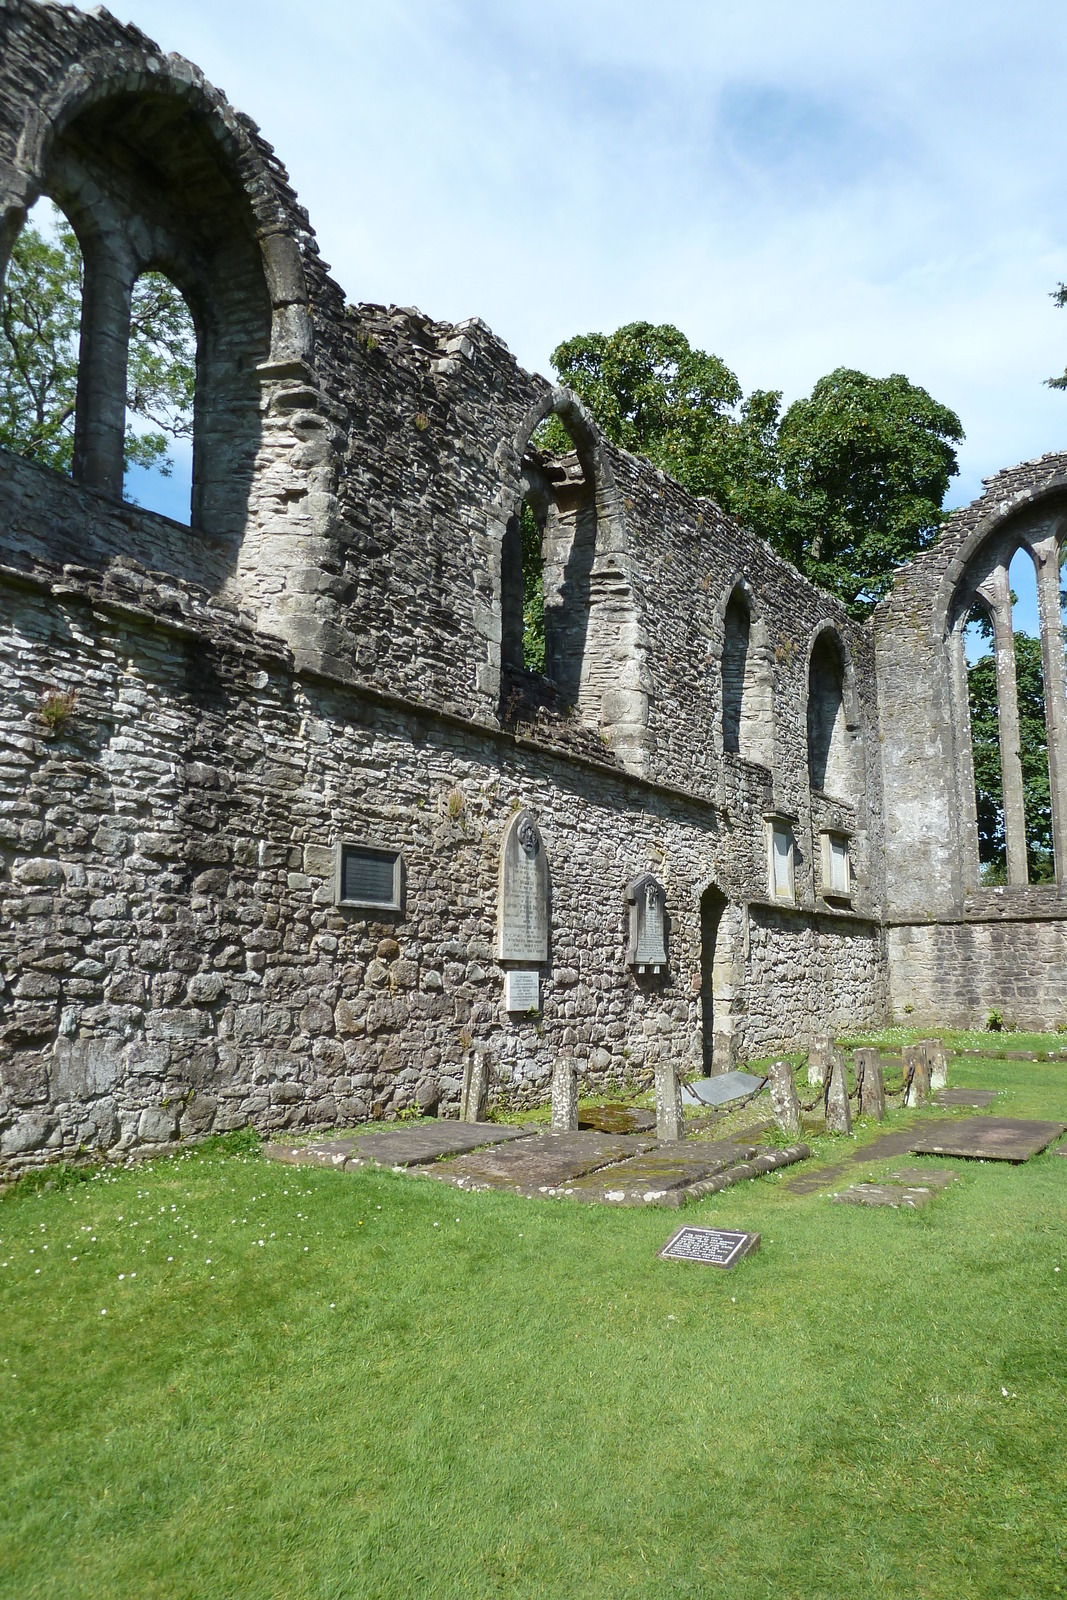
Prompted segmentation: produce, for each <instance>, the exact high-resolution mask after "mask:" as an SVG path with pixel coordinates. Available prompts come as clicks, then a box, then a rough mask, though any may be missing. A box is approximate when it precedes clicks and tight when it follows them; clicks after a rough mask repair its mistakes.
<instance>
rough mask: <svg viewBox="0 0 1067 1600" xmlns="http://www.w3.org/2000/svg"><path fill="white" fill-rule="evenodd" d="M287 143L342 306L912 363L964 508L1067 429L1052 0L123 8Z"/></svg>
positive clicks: (767, 374)
mask: <svg viewBox="0 0 1067 1600" xmlns="http://www.w3.org/2000/svg"><path fill="white" fill-rule="evenodd" d="M111 4H112V8H113V9H114V10H115V11H116V13H117V14H119V15H121V16H122V17H123V18H124V20H129V21H133V22H136V23H137V24H138V25H139V26H140V27H142V28H144V29H145V31H146V32H148V33H149V34H150V35H152V36H153V37H154V38H155V39H157V40H158V42H159V43H160V44H161V45H162V46H163V47H164V48H165V49H172V50H177V51H179V52H180V53H182V54H184V55H187V56H189V57H191V58H192V59H193V60H194V61H196V62H198V64H199V65H200V66H202V67H203V68H204V70H205V71H206V72H207V74H208V76H209V77H210V78H212V79H213V81H214V82H215V83H216V84H218V86H219V87H220V88H222V89H223V90H224V91H225V92H226V93H227V95H228V96H229V98H230V99H231V100H232V101H233V102H234V103H235V104H236V105H237V106H238V107H240V108H241V109H242V110H244V111H246V112H248V113H249V115H251V116H252V117H254V118H255V120H256V121H257V122H258V123H259V124H260V126H261V127H262V129H263V131H264V133H265V135H266V136H267V137H268V138H269V139H270V140H271V141H272V142H273V143H274V144H275V146H276V147H277V149H278V152H279V154H280V156H281V157H282V159H283V160H284V161H285V162H286V164H287V165H288V167H289V169H290V172H291V175H292V177H293V180H294V183H295V185H296V188H297V190H298V192H299V194H300V196H301V199H302V200H303V202H304V204H305V205H306V206H307V207H308V209H309V211H310V213H311V219H312V222H313V224H314V226H315V228H316V230H317V233H318V236H319V241H320V245H321V248H322V251H323V254H324V255H325V257H326V259H327V260H328V261H329V262H330V263H331V264H332V268H333V273H334V276H335V277H336V278H337V279H338V280H339V281H340V282H341V284H342V285H343V287H344V289H345V291H346V293H347V294H348V295H349V297H350V298H351V299H353V300H381V301H386V302H388V301H395V302H396V303H398V304H414V305H418V306H419V307H421V308H422V309H423V310H424V311H426V312H428V313H430V314H431V315H433V316H435V317H440V318H448V319H452V320H458V319H460V318H462V317H466V316H470V315H475V314H476V315H479V316H481V317H483V318H484V319H485V321H487V322H488V323H489V324H490V326H491V327H493V328H494V330H495V331H496V332H497V333H498V334H499V335H500V336H501V337H502V338H503V339H505V340H506V341H507V343H508V344H509V345H510V346H511V348H512V350H514V352H515V353H516V355H517V356H518V357H519V359H520V360H521V361H522V362H523V363H524V364H525V365H527V366H529V367H531V368H533V369H536V370H539V371H542V372H545V373H548V372H549V370H550V369H549V354H550V352H551V350H552V349H553V347H554V346H555V345H556V344H557V343H558V342H559V341H560V340H561V339H563V338H566V337H568V336H569V335H571V334H574V333H579V332H585V331H588V330H590V329H603V330H610V329H611V328H614V327H617V326H618V325H619V324H620V323H623V322H626V321H631V320H633V319H636V318H639V317H646V318H649V319H651V320H653V321H667V322H673V323H676V324H677V325H678V327H680V328H681V329H683V331H684V332H685V333H686V334H688V336H689V337H690V339H691V340H692V341H693V342H694V343H695V344H697V345H700V346H702V347H703V348H705V349H708V350H712V351H715V352H716V353H717V354H719V355H721V356H722V357H723V358H724V359H725V360H726V361H727V362H728V363H729V365H730V366H731V367H733V368H734V370H735V371H736V372H737V374H738V376H739V378H740V379H741V382H742V384H743V385H744V386H745V388H746V389H751V388H753V387H757V386H759V387H774V388H781V389H783V390H784V391H785V396H786V400H787V401H788V400H790V399H792V398H795V397H796V396H797V395H799V394H804V393H807V392H808V391H809V390H810V388H811V385H812V384H813V383H814V382H815V380H816V379H817V378H819V377H820V376H822V374H824V373H826V372H828V371H830V370H832V369H833V368H834V367H836V366H839V365H849V366H855V367H859V368H861V369H862V370H864V371H867V372H871V373H874V374H876V375H883V374H885V373H889V372H904V373H906V374H907V375H908V377H909V378H911V379H912V380H913V381H914V382H917V383H922V384H924V385H925V386H926V387H927V388H928V389H929V390H930V391H931V393H932V394H933V395H934V396H935V397H936V398H937V399H938V400H941V401H943V402H944V403H946V404H948V405H950V406H952V407H953V408H954V409H955V410H956V411H957V412H958V413H959V415H960V417H961V420H962V422H963V425H964V428H965V430H966V433H967V441H966V443H965V445H964V446H963V449H962V451H961V456H960V464H961V476H960V478H959V479H957V480H956V481H955V483H954V485H953V488H952V490H951V491H950V503H952V504H959V503H961V502H965V501H966V500H968V499H970V498H972V496H973V495H974V494H976V493H977V492H978V490H979V487H980V479H981V478H982V477H983V476H986V475H988V474H990V473H991V472H994V471H996V470H997V468H999V467H1001V466H1006V465H1009V464H1011V463H1013V462H1015V461H1017V460H1021V459H1024V458H1027V457H1030V456H1034V455H1038V454H1040V453H1042V452H1043V451H1046V450H1052V449H1060V448H1065V447H1067V394H1058V393H1055V392H1053V391H1050V390H1048V389H1047V388H1045V387H1043V382H1042V380H1043V379H1044V378H1046V377H1047V376H1048V375H1049V374H1050V373H1053V372H1057V371H1062V370H1063V369H1064V367H1065V366H1067V311H1057V310H1056V309H1055V308H1054V306H1053V304H1052V301H1051V299H1050V298H1049V294H1050V291H1051V290H1052V289H1053V288H1054V287H1055V285H1056V283H1057V282H1058V281H1059V279H1060V278H1067V204H1065V195H1064V188H1065V177H1064V175H1065V173H1067V159H1065V158H1067V118H1065V117H1064V115H1063V111H1062V102H1063V91H1064V85H1065V82H1067V72H1065V68H1067V6H1064V5H1063V4H1062V3H1061V4H1059V5H1056V4H1052V3H1046V0H1040V3H1027V0H1014V3H1011V4H1008V3H997V4H989V3H983V0H969V3H966V4H964V3H959V4H955V3H938V0H929V3H927V4H917V3H912V0H895V3H893V4H880V3H864V0H853V3H851V4H832V3H822V0H813V3H809V4H806V5H799V6H798V5H797V4H795V0H794V3H792V4H778V3H770V0H755V3H749V4H747V5H744V6H739V5H737V4H736V3H733V4H730V5H726V4H721V3H719V0H703V3H699V0H659V3H658V4H657V5H655V6H653V5H651V4H649V3H648V0H642V3H640V4H637V3H631V0H569V3H567V4H563V3H561V0H538V4H537V5H530V4H510V3H508V0H485V3H483V0H451V3H450V0H377V3H375V4H368V3H365V0H348V3H344V4H341V3H337V0H318V3H317V4H316V5H314V6H313V7H307V8H301V9H300V10H299V11H298V10H297V9H296V8H294V7H293V5H292V3H291V0H286V3H284V4H283V3H281V0H254V3H252V0H226V3H225V4H219V3H218V0H125V4H123V3H122V0H111Z"/></svg>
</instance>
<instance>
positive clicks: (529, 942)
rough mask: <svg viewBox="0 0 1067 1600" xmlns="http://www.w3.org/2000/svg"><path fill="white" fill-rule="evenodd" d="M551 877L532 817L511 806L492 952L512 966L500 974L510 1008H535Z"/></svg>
mask: <svg viewBox="0 0 1067 1600" xmlns="http://www.w3.org/2000/svg"><path fill="white" fill-rule="evenodd" d="M551 902H552V883H551V878H550V876H549V871H548V857H547V856H546V854H545V846H544V842H543V840H542V838H541V832H540V829H539V828H538V826H537V821H536V819H535V817H534V815H533V813H532V812H530V811H519V812H516V814H515V816H514V817H512V819H511V821H510V822H509V823H508V826H507V830H506V831H505V834H504V843H503V845H502V847H501V851H500V901H499V908H498V916H497V934H498V945H497V954H498V956H499V958H500V960H501V961H502V962H504V963H505V965H510V966H512V968H513V969H515V970H509V971H508V972H507V974H506V976H505V979H504V985H505V988H504V1003H505V1005H506V1007H507V1009H508V1011H509V1012H513V1013H515V1012H530V1011H536V1010H539V1009H540V1004H541V996H540V973H539V972H538V971H537V970H536V969H537V968H539V967H542V966H544V965H545V964H546V963H547V961H548V942H549V927H550V923H551Z"/></svg>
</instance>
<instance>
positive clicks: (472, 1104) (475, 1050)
mask: <svg viewBox="0 0 1067 1600" xmlns="http://www.w3.org/2000/svg"><path fill="white" fill-rule="evenodd" d="M488 1107H489V1052H488V1051H487V1050H486V1048H485V1046H484V1045H478V1044H476V1045H472V1046H471V1048H470V1049H469V1050H468V1051H467V1059H466V1061H465V1062H464V1063H463V1089H462V1092H461V1094H460V1099H459V1120H460V1121H461V1122H484V1121H485V1113H486V1111H487V1110H488Z"/></svg>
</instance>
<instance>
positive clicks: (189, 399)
mask: <svg viewBox="0 0 1067 1600" xmlns="http://www.w3.org/2000/svg"><path fill="white" fill-rule="evenodd" d="M51 232H52V235H53V237H51V238H49V237H46V235H45V234H43V233H42V232H40V231H39V230H38V229H37V228H36V227H34V226H33V225H32V224H27V225H26V226H25V227H24V228H23V229H22V232H21V233H20V234H19V237H18V238H17V240H16V241H15V245H14V248H13V250H12V253H11V259H10V261H9V263H8V268H7V273H6V276H5V279H4V285H3V294H2V296H0V445H3V446H4V447H5V448H6V449H8V450H13V451H15V452H16V453H17V454H18V455H22V456H27V457H28V458H29V459H30V460H32V461H39V462H41V463H42V465H44V466H50V467H56V468H58V469H59V471H61V472H69V471H70V469H71V462H72V458H73V453H74V413H75V406H76V402H77V391H78V339H79V333H80V326H81V297H82V287H83V281H84V273H83V266H82V256H81V251H80V249H79V248H78V241H77V239H76V238H75V235H74V231H73V229H72V228H71V227H70V225H69V223H68V222H67V220H66V218H65V217H64V216H63V214H62V212H60V211H58V210H56V209H55V208H54V207H53V227H52V230H51ZM195 384H196V331H195V328H194V326H193V320H192V317H191V315H190V313H189V308H188V306H187V305H186V303H185V301H184V300H183V299H182V296H181V295H180V294H179V293H178V290H177V289H176V288H175V287H174V285H173V284H172V283H171V282H170V280H169V279H168V278H166V277H164V276H163V274H162V273H159V272H145V273H143V274H142V275H141V277H140V278H138V280H137V282H136V283H135V284H134V288H133V295H132V301H131V313H130V345H129V361H128V370H127V392H126V413H127V426H126V442H125V460H126V466H127V468H129V467H131V466H140V467H154V468H155V469H156V470H157V471H159V472H160V473H162V474H163V475H164V476H169V474H170V473H171V471H172V470H173V462H172V461H171V459H170V457H169V455H168V448H169V442H170V440H172V439H180V438H189V437H191V435H192V413H193V391H194V388H195ZM135 422H138V423H140V424H141V427H140V428H136V427H135V426H134V423H135ZM145 424H147V427H146V426H144V425H145Z"/></svg>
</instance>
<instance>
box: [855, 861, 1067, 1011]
mask: <svg viewBox="0 0 1067 1600" xmlns="http://www.w3.org/2000/svg"><path fill="white" fill-rule="evenodd" d="M988 893H989V895H990V896H995V897H996V899H997V902H998V903H997V904H994V905H993V906H989V905H987V904H983V905H981V906H976V907H974V908H972V909H970V910H969V914H968V916H967V917H966V919H961V920H959V921H952V922H942V923H902V924H896V925H893V926H890V927H889V928H888V929H887V930H886V944H887V950H888V958H889V972H890V983H891V989H892V994H891V1003H892V1013H893V1017H894V1020H896V1021H897V1022H899V1023H902V1024H904V1025H905V1026H908V1027H910V1026H915V1027H927V1026H934V1025H935V1024H936V1025H937V1026H940V1027H960V1028H966V1027H984V1026H985V1023H986V1021H987V1018H988V1016H989V1013H990V1012H991V1011H999V1013H1000V1015H1001V1017H1002V1018H1003V1021H1004V1026H1005V1027H1006V1028H1025V1029H1033V1030H1035V1031H1050V1030H1052V1029H1060V1028H1062V1027H1064V1026H1067V905H1065V904H1064V901H1063V897H1062V896H1060V895H1056V896H1054V897H1053V899H1052V901H1051V903H1050V900H1049V898H1048V897H1047V896H1046V895H1045V894H1044V893H1043V892H1042V891H1041V890H1031V891H1029V892H1027V891H1025V890H1024V891H1022V894H1021V895H1020V894H1019V893H1018V892H1017V891H1009V890H1003V889H1000V890H998V889H991V890H989V891H988ZM998 913H999V914H998Z"/></svg>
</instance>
